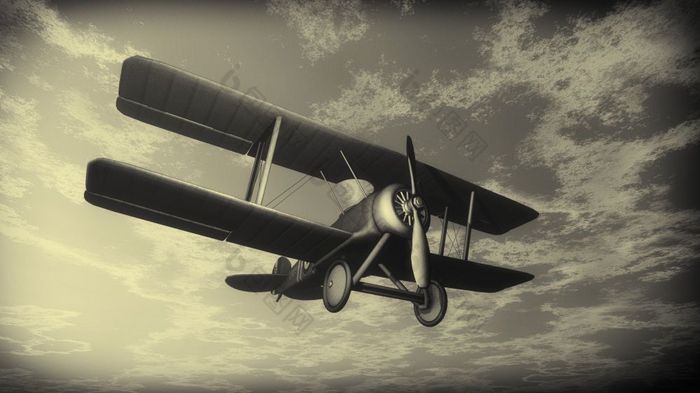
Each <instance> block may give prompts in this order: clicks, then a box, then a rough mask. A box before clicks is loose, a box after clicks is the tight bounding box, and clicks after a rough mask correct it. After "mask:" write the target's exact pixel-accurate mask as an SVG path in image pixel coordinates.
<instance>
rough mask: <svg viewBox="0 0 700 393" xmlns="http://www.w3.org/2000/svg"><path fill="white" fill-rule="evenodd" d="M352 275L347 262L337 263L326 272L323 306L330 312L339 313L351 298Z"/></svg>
mask: <svg viewBox="0 0 700 393" xmlns="http://www.w3.org/2000/svg"><path fill="white" fill-rule="evenodd" d="M351 287H352V274H351V272H350V266H348V264H347V262H345V261H341V260H338V261H335V262H333V263H332V264H331V265H330V266H329V267H328V270H326V278H325V279H324V280H323V305H324V306H326V310H328V311H330V312H338V311H340V310H342V309H343V307H345V303H347V302H348V298H349V297H350V291H351V289H352V288H351Z"/></svg>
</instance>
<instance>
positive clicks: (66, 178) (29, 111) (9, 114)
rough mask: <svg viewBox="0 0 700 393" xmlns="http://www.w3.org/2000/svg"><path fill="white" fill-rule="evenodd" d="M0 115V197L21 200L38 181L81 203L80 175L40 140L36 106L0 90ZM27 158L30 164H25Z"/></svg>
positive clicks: (77, 169)
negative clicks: (1, 140) (1, 116)
mask: <svg viewBox="0 0 700 393" xmlns="http://www.w3.org/2000/svg"><path fill="white" fill-rule="evenodd" d="M0 113H2V115H3V121H2V122H0V134H2V138H3V142H2V144H0V163H2V166H1V169H0V179H1V181H0V193H2V195H4V196H6V197H10V198H19V197H22V196H24V195H25V194H26V193H27V192H28V191H29V190H30V186H31V185H32V184H34V183H35V181H36V180H38V182H39V184H41V185H42V186H44V187H46V188H48V189H51V190H55V191H57V192H58V193H60V194H61V195H63V196H65V197H66V198H68V199H69V200H71V201H73V202H78V203H79V202H80V201H82V189H83V181H84V179H83V175H82V173H81V172H82V171H81V170H80V169H79V168H78V166H77V165H74V164H71V163H67V162H65V161H64V160H63V159H62V158H61V157H58V156H57V155H56V154H54V153H53V152H52V150H51V149H50V148H49V147H48V146H47V145H46V143H45V142H44V140H43V139H42V137H41V136H40V134H39V131H38V127H39V121H40V115H39V111H38V110H37V102H36V101H35V100H25V99H22V98H19V97H14V96H9V95H6V94H5V93H4V92H3V91H2V90H0ZM30 158H33V159H31V161H30V162H31V164H30V162H28V161H27V160H28V159H30ZM34 179H36V180H34Z"/></svg>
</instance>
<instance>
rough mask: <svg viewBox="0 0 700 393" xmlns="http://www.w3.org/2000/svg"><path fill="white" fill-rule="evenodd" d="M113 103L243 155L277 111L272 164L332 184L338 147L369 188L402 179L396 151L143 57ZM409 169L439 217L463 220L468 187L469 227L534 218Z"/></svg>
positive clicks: (512, 204) (132, 63) (438, 174)
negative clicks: (446, 213)
mask: <svg viewBox="0 0 700 393" xmlns="http://www.w3.org/2000/svg"><path fill="white" fill-rule="evenodd" d="M117 108H118V109H119V110H120V111H121V112H122V113H124V114H125V115H127V116H131V117H133V118H136V119H139V120H142V121H145V122H147V123H150V124H153V125H156V126H158V127H162V128H165V129H167V130H170V131H174V132H177V133H179V134H182V135H185V136H189V137H192V138H195V139H198V140H201V141H204V142H207V143H211V144H213V145H216V146H220V147H222V148H225V149H229V150H232V151H235V152H238V153H246V152H247V153H248V154H250V155H252V154H253V149H250V147H251V146H252V145H253V144H254V143H255V142H256V141H258V140H259V139H261V137H262V136H263V135H265V133H266V132H267V131H268V130H269V129H270V128H271V126H272V125H273V123H274V120H275V117H276V116H282V125H281V129H280V134H279V140H278V142H277V149H276V151H275V156H274V160H273V163H274V164H277V165H281V166H284V167H287V168H290V169H293V170H296V171H299V172H303V173H306V174H309V175H312V176H315V177H319V176H320V172H319V171H320V170H323V173H324V174H325V175H326V177H327V178H328V180H329V181H332V182H339V181H341V180H344V179H347V178H348V177H349V176H348V174H349V173H348V169H347V167H346V166H345V163H344V162H343V160H342V158H341V157H340V154H339V151H340V150H342V151H343V152H344V153H345V155H346V156H347V157H348V159H349V160H350V162H351V163H352V165H353V169H354V170H355V172H356V173H357V175H358V177H360V178H363V179H365V180H367V181H369V182H371V183H372V184H373V185H374V187H375V189H379V188H382V187H384V186H386V185H389V184H392V183H403V184H409V179H408V173H407V172H408V171H407V170H406V158H405V157H404V155H403V154H400V153H397V152H395V151H393V150H389V149H386V148H384V147H381V146H376V145H373V144H371V143H367V142H364V141H362V140H360V139H356V138H352V137H349V136H347V135H345V134H342V133H339V132H337V131H334V130H332V129H330V128H328V127H326V126H324V125H322V124H319V123H317V122H315V121H313V120H311V119H308V118H306V117H304V116H301V115H298V114H296V113H293V112H290V111H288V110H286V109H284V108H280V107H278V106H275V105H272V104H269V103H267V102H264V101H262V100H259V99H257V98H254V97H251V96H249V95H245V94H243V93H241V92H239V91H236V90H233V89H230V88H228V87H226V86H223V85H220V84H217V83H215V82H212V81H209V80H207V79H204V78H202V77H199V76H196V75H193V74H191V73H188V72H185V71H182V70H179V69H177V68H175V67H171V66H169V65H167V64H164V63H161V62H158V61H154V60H150V59H146V58H144V57H139V56H135V57H131V58H128V59H127V60H125V61H124V64H123V67H122V74H121V80H120V84H119V98H117ZM416 171H417V179H419V180H420V183H421V196H422V197H423V198H424V199H425V200H426V202H427V204H428V206H429V208H430V213H431V214H433V215H439V216H441V215H442V213H443V211H444V208H445V206H448V207H449V220H450V221H453V222H456V223H459V224H462V225H464V224H466V221H467V210H468V206H467V201H468V200H469V194H470V193H471V192H472V191H473V192H474V193H475V196H476V197H475V205H474V214H473V219H472V227H473V228H474V229H477V230H480V231H483V232H487V233H491V234H502V233H505V232H507V231H508V230H510V229H512V228H515V227H517V226H519V225H522V224H524V223H526V222H528V221H531V220H533V219H535V218H536V217H537V216H538V213H537V212H536V211H535V210H533V209H531V208H529V207H527V206H525V205H523V204H521V203H518V202H516V201H513V200H511V199H509V198H506V197H504V196H502V195H499V194H496V193H494V192H492V191H489V190H486V189H484V188H482V187H479V186H477V185H475V184H472V183H470V182H468V181H465V180H462V179H459V178H457V177H456V176H453V175H451V174H449V173H445V172H443V171H441V170H439V169H436V168H434V167H432V166H430V165H428V164H424V163H421V162H417V163H416Z"/></svg>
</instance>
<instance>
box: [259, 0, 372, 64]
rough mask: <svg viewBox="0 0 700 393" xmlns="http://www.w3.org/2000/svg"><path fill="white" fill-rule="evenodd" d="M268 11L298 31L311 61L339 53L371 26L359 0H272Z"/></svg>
mask: <svg viewBox="0 0 700 393" xmlns="http://www.w3.org/2000/svg"><path fill="white" fill-rule="evenodd" d="M267 10H268V12H269V13H270V14H273V15H279V16H280V17H282V19H284V20H285V21H286V22H287V26H289V27H290V28H291V29H293V30H295V31H296V32H297V34H299V37H300V39H301V47H302V52H303V54H304V56H305V57H306V58H307V59H308V60H309V61H310V62H311V63H312V64H313V63H315V62H316V61H318V60H320V59H322V58H323V57H326V56H328V55H330V54H334V53H336V52H338V50H340V47H341V46H342V45H344V44H347V43H349V42H352V41H358V40H359V39H361V38H362V37H363V36H364V35H365V33H366V32H367V30H368V29H369V23H368V22H367V16H366V15H365V11H364V9H363V6H362V3H361V2H360V1H358V0H349V1H346V0H331V1H319V0H314V1H278V0H271V1H269V2H268V3H267Z"/></svg>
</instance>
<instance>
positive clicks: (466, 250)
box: [462, 191, 474, 261]
mask: <svg viewBox="0 0 700 393" xmlns="http://www.w3.org/2000/svg"><path fill="white" fill-rule="evenodd" d="M473 212H474V191H472V192H471V194H470V195H469V213H468V214H467V227H466V228H464V255H463V256H462V259H464V260H465V261H468V260H469V242H470V241H471V239H472V213H473Z"/></svg>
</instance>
